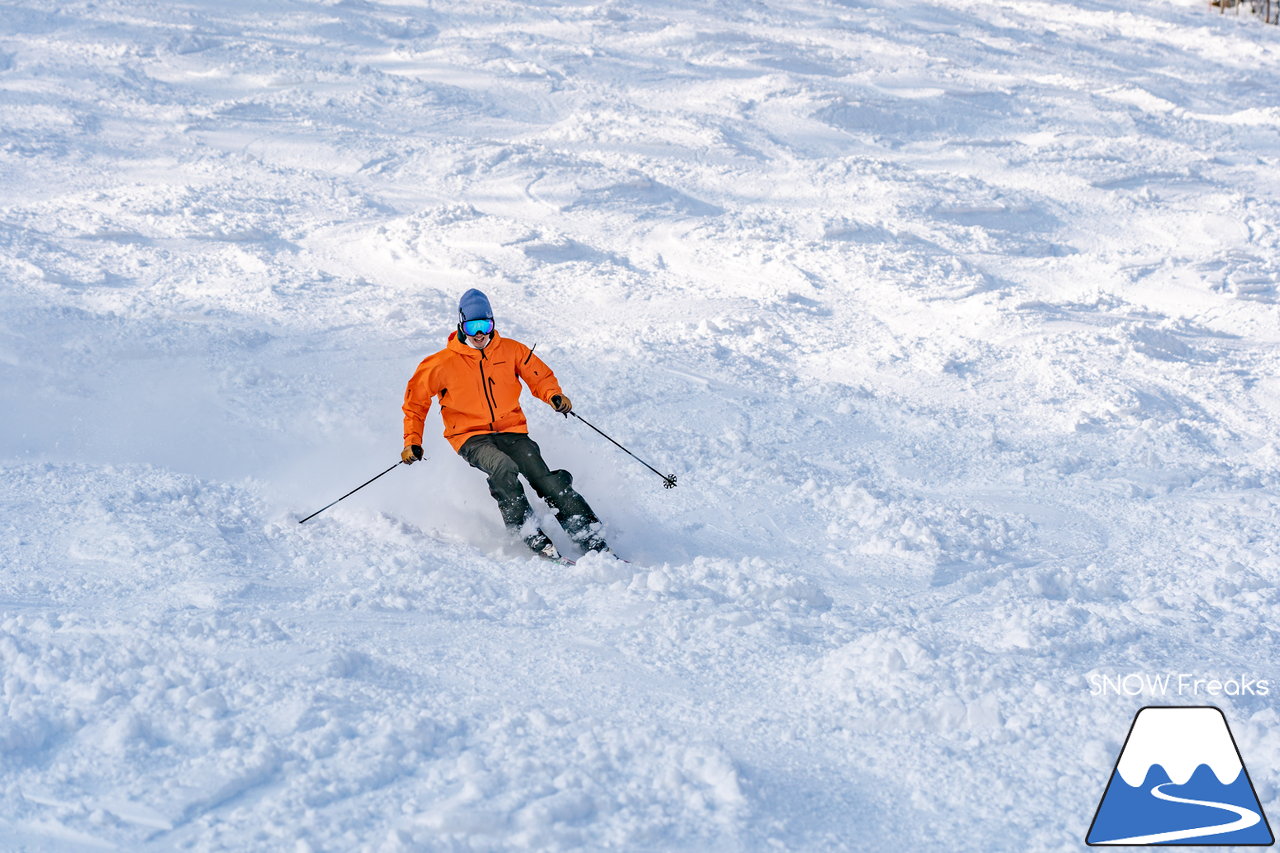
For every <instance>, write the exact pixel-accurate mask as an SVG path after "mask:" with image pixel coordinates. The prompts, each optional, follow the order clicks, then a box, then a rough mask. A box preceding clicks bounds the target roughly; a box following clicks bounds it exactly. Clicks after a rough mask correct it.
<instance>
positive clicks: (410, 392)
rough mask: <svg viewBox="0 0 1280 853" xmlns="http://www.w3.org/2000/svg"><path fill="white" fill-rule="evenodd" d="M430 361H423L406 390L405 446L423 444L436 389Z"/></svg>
mask: <svg viewBox="0 0 1280 853" xmlns="http://www.w3.org/2000/svg"><path fill="white" fill-rule="evenodd" d="M428 361H429V359H423V360H422V363H421V364H419V365H418V369H417V370H415V371H414V372H413V377H412V378H411V379H410V380H409V384H408V385H407V386H405V389H404V446H405V447H408V446H409V445H411V444H417V445H421V444H422V429H423V423H424V422H425V421H426V419H427V412H429V411H431V398H432V397H433V396H435V389H433V388H432V387H431V368H430V366H429V365H428V364H427V362H428Z"/></svg>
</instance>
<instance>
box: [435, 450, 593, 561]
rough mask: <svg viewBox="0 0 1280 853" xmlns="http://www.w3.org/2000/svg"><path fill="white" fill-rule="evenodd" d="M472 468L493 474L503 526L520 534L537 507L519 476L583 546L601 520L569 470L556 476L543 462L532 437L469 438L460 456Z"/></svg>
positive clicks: (492, 490) (492, 488)
mask: <svg viewBox="0 0 1280 853" xmlns="http://www.w3.org/2000/svg"><path fill="white" fill-rule="evenodd" d="M458 455H460V456H461V457H462V458H463V459H465V460H467V462H468V463H469V464H470V465H471V467H472V468H479V469H480V470H481V471H483V472H485V473H486V474H488V475H489V494H491V495H493V499H494V500H495V501H497V502H498V510H499V511H500V512H501V513H502V523H503V524H505V525H506V526H507V529H508V530H511V531H512V532H513V533H515V534H516V535H520V530H521V528H522V527H524V524H525V522H526V521H528V520H529V519H530V518H532V517H533V508H532V507H530V506H529V500H528V498H526V497H525V496H524V489H523V488H521V486H520V479H519V476H518V475H520V474H523V475H524V478H525V479H526V480H528V481H529V485H530V486H533V490H534V491H535V492H537V493H538V497H540V498H542V499H543V500H544V501H546V502H547V504H548V505H549V506H551V507H552V508H553V509H554V510H556V519H557V520H558V521H559V522H560V526H561V527H563V528H564V530H565V533H568V534H569V537H570V538H571V539H573V540H574V541H575V542H579V543H582V542H584V541H585V540H586V539H587V538H588V537H589V536H590V535H591V531H590V527H591V525H593V524H598V523H599V519H598V518H596V514H595V513H594V512H592V511H591V507H590V506H588V505H587V502H586V501H585V500H584V499H583V497H582V495H580V494H578V493H577V491H575V490H574V488H573V475H571V474H570V473H569V472H568V471H564V470H560V471H552V470H550V469H549V468H547V463H546V462H544V461H543V460H542V451H541V450H539V449H538V444H537V442H535V441H534V440H533V439H532V438H530V437H529V436H527V435H525V434H524V433H522V432H494V433H487V434H485V435H476V436H472V437H471V438H469V439H467V442H466V444H464V445H462V449H461V450H459V451H458Z"/></svg>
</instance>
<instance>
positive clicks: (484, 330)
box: [462, 317, 493, 338]
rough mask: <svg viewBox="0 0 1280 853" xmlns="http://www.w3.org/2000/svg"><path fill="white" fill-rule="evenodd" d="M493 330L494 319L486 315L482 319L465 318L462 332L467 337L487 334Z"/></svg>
mask: <svg viewBox="0 0 1280 853" xmlns="http://www.w3.org/2000/svg"><path fill="white" fill-rule="evenodd" d="M492 331H493V319H492V318H491V317H486V318H484V319H482V320H464V321H463V323H462V334H464V335H466V336H467V337H469V338H470V337H475V336H476V335H487V334H489V333H490V332H492Z"/></svg>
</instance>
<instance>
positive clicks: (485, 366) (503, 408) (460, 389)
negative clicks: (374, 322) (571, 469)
mask: <svg viewBox="0 0 1280 853" xmlns="http://www.w3.org/2000/svg"><path fill="white" fill-rule="evenodd" d="M521 379H523V380H524V382H525V384H526V385H528V386H529V390H530V391H532V392H533V394H534V396H535V397H537V398H538V399H540V400H542V401H543V402H546V403H548V404H549V403H550V402H551V398H552V397H553V396H555V395H556V394H559V393H561V391H560V383H558V382H556V375H555V374H554V373H552V372H551V368H549V367H547V365H546V364H544V363H543V361H542V359H540V358H538V357H537V356H536V355H534V354H533V350H531V349H529V348H528V347H527V346H525V345H524V344H522V343H520V342H519V341H517V340H513V339H511V338H504V337H500V336H499V335H498V333H497V332H494V333H493V339H492V340H491V341H490V342H489V345H488V346H487V347H485V348H484V349H483V350H478V349H475V348H474V347H469V346H467V344H466V342H465V341H460V340H458V333H457V332H453V333H452V334H450V335H449V343H448V345H447V346H445V348H444V349H442V350H440V352H438V353H435V354H434V355H429V356H427V357H426V358H424V359H423V360H422V363H421V364H419V365H418V369H417V370H415V371H414V372H413V378H412V379H410V380H409V385H408V387H407V388H405V389H404V446H405V447H408V446H409V445H412V444H422V428H423V423H424V421H426V418H427V412H429V411H431V398H432V397H438V398H440V418H441V419H442V420H443V421H444V437H445V438H446V439H448V441H449V444H451V445H453V449H454V450H459V449H461V448H462V445H463V444H464V443H465V442H466V440H467V439H468V438H471V436H473V435H480V434H482V433H486V432H524V433H527V432H528V431H529V426H528V422H527V421H525V419H524V412H522V411H520V391H521V388H520V380H521Z"/></svg>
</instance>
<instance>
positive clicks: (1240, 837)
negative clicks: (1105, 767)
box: [1085, 706, 1275, 847]
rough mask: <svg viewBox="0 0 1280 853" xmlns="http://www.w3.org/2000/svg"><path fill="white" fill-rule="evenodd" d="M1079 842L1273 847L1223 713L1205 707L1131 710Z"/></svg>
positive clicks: (1263, 815)
mask: <svg viewBox="0 0 1280 853" xmlns="http://www.w3.org/2000/svg"><path fill="white" fill-rule="evenodd" d="M1085 843H1086V844H1088V845H1090V846H1103V845H1146V844H1161V845H1188V846H1190V845H1197V846H1198V845H1206V846H1207V845H1214V846H1218V845H1224V844H1237V845H1244V846H1258V847H1265V846H1268V845H1270V844H1273V843H1275V837H1274V836H1273V835H1272V834H1271V825H1270V824H1269V823H1267V816H1266V815H1265V814H1263V812H1262V806H1261V805H1260V804H1259V803H1258V795H1257V794H1256V793H1254V790H1253V782H1252V781H1251V780H1250V779H1249V772H1248V771H1247V770H1245V769H1244V761H1243V759H1241V758H1240V750H1239V749H1238V748H1237V747H1236V742H1235V739H1234V738H1233V737H1232V736H1231V729H1230V728H1228V727H1227V718H1226V717H1224V716H1223V714H1222V711H1220V710H1218V709H1217V708H1214V707H1212V706H1207V707H1197V706H1190V707H1186V706H1184V707H1161V706H1151V707H1147V708H1143V709H1141V710H1140V711H1138V713H1137V716H1135V717H1134V718H1133V725H1132V726H1131V727H1130V729H1129V736H1128V737H1127V738H1125V742H1124V748H1123V749H1121V750H1120V757H1119V759H1117V760H1116V766H1115V769H1114V770H1112V771H1111V780H1110V781H1109V782H1107V789H1106V790H1105V791H1104V792H1103V794H1102V801H1101V802H1100V803H1098V811H1097V813H1096V814H1094V816H1093V824H1092V825H1091V826H1090V827H1089V834H1088V835H1087V836H1086V837H1085Z"/></svg>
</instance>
